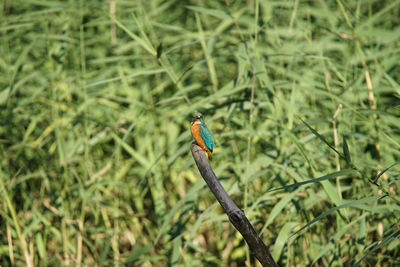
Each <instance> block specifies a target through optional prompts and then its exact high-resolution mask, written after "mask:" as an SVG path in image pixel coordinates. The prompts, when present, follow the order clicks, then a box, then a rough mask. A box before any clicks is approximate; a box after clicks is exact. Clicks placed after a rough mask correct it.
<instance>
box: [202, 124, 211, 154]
mask: <svg viewBox="0 0 400 267" xmlns="http://www.w3.org/2000/svg"><path fill="white" fill-rule="evenodd" d="M200 136H201V138H202V139H203V142H204V144H205V145H206V147H208V148H209V149H210V150H211V152H212V151H213V150H214V141H213V139H212V136H211V133H210V131H209V130H208V128H207V125H206V124H205V123H204V122H203V121H202V122H201V124H200Z"/></svg>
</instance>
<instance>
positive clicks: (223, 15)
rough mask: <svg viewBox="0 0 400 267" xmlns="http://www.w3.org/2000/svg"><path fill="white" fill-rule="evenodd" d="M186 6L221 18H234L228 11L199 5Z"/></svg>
mask: <svg viewBox="0 0 400 267" xmlns="http://www.w3.org/2000/svg"><path fill="white" fill-rule="evenodd" d="M186 8H187V9H190V10H193V11H196V12H199V13H202V14H205V15H210V16H213V17H217V18H220V19H232V17H231V16H230V15H229V14H228V13H226V12H224V11H222V10H217V9H209V8H204V7H199V6H186Z"/></svg>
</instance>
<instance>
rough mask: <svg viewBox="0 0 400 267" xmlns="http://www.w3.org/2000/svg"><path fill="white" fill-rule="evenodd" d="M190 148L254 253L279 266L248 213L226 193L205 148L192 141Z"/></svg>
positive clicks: (264, 264)
mask: <svg viewBox="0 0 400 267" xmlns="http://www.w3.org/2000/svg"><path fill="white" fill-rule="evenodd" d="M190 148H191V150H192V155H193V158H194V161H195V162H196V165H197V168H198V169H199V171H200V174H201V176H202V177H203V179H204V180H205V181H206V183H207V184H208V187H209V188H210V189H211V191H212V192H213V194H214V196H215V197H216V198H217V200H218V202H219V204H221V206H222V208H223V209H224V211H225V213H226V214H227V215H228V217H229V220H230V221H231V223H232V224H233V226H234V227H235V228H236V229H237V230H238V231H239V232H240V233H241V234H242V236H243V238H244V240H245V241H246V243H247V244H248V245H249V247H250V250H251V251H252V252H253V253H254V255H255V256H256V258H257V259H258V260H259V261H260V263H261V264H262V266H278V265H277V264H276V262H275V261H274V259H273V258H272V256H271V254H270V253H269V250H268V247H267V246H266V245H265V244H264V243H263V241H262V240H261V238H260V237H259V236H258V234H257V233H256V231H255V230H254V228H253V226H252V225H251V223H250V222H249V220H248V219H247V217H246V215H244V212H243V211H242V210H241V209H239V208H238V206H236V204H235V203H234V202H233V200H232V199H231V198H230V197H229V195H228V193H226V191H225V189H224V188H223V187H222V185H221V183H220V182H219V180H218V178H217V176H216V175H215V173H214V171H213V170H212V168H211V166H210V163H209V162H208V160H207V158H206V156H205V153H204V151H203V149H202V148H201V147H199V146H198V145H197V144H195V143H192V145H191V147H190Z"/></svg>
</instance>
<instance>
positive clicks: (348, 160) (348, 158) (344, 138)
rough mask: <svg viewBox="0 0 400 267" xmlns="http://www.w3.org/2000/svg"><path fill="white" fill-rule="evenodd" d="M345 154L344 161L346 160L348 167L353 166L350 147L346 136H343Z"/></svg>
mask: <svg viewBox="0 0 400 267" xmlns="http://www.w3.org/2000/svg"><path fill="white" fill-rule="evenodd" d="M343 153H344V159H345V160H346V163H347V164H348V165H351V158H350V152H349V146H348V145H347V142H346V137H345V136H344V135H343Z"/></svg>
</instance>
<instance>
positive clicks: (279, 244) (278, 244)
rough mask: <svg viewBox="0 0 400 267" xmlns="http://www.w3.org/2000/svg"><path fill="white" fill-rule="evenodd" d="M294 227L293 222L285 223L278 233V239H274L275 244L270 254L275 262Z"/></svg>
mask: <svg viewBox="0 0 400 267" xmlns="http://www.w3.org/2000/svg"><path fill="white" fill-rule="evenodd" d="M295 226H296V223H294V222H287V223H285V225H284V226H283V227H282V229H281V230H280V231H279V234H278V237H277V238H276V241H275V244H274V249H273V250H272V252H271V255H272V258H274V260H275V261H278V260H279V258H280V256H281V254H282V250H283V247H284V246H285V244H286V242H287V240H288V238H289V235H290V232H291V231H292V229H293V227H295Z"/></svg>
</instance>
